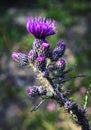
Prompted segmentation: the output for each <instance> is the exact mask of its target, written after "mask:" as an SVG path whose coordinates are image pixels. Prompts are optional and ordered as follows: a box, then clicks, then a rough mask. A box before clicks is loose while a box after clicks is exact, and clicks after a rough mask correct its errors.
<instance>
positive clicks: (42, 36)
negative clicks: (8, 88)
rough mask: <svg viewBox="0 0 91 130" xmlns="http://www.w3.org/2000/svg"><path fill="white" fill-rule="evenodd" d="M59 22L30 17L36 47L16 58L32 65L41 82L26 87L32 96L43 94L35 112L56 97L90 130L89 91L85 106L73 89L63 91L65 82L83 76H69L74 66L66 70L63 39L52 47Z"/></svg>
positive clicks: (21, 62) (27, 23) (83, 126)
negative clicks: (51, 39)
mask: <svg viewBox="0 0 91 130" xmlns="http://www.w3.org/2000/svg"><path fill="white" fill-rule="evenodd" d="M55 27H56V23H55V21H52V20H51V19H46V18H41V17H34V18H32V17H30V18H28V19H27V20H26V28H27V31H28V32H29V33H30V34H31V35H33V36H34V37H35V39H34V42H33V45H32V49H31V50H30V51H29V53H28V54H27V55H26V54H24V53H21V52H13V54H12V59H13V60H14V61H16V62H18V63H19V64H20V65H28V66H30V67H31V68H32V69H33V70H34V72H35V73H36V76H37V78H38V80H39V82H40V86H29V87H28V88H27V90H26V92H27V94H28V96H29V97H35V98H36V96H39V97H41V102H40V103H39V104H38V105H37V106H35V107H34V108H33V109H32V110H31V111H35V110H37V109H38V108H39V106H40V105H41V104H42V103H43V102H45V101H46V100H48V99H52V100H56V102H57V103H58V104H59V105H60V107H64V108H65V109H66V111H67V112H68V113H69V114H71V115H72V116H73V117H74V116H75V118H76V123H78V124H79V125H80V126H81V128H82V130H90V128H89V123H88V120H87V118H86V116H85V114H86V106H87V101H88V95H89V91H87V95H86V97H85V103H84V107H83V108H81V107H79V106H78V105H77V104H76V103H75V102H72V101H71V100H70V99H69V98H68V95H69V94H70V91H67V90H63V89H62V88H63V85H64V84H65V82H66V81H69V80H71V79H73V78H76V77H81V76H82V75H78V76H74V77H69V78H66V75H67V74H68V73H70V72H71V71H72V70H73V68H74V67H71V68H69V69H66V62H65V60H64V59H63V58H62V56H63V55H64V52H65V48H66V44H65V42H64V41H60V42H59V43H58V44H57V45H56V47H55V48H54V49H50V44H49V42H48V40H47V37H48V36H51V35H54V34H55Z"/></svg>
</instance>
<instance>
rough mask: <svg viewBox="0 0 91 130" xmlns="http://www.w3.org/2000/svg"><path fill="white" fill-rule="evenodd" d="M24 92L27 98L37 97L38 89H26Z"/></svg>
mask: <svg viewBox="0 0 91 130" xmlns="http://www.w3.org/2000/svg"><path fill="white" fill-rule="evenodd" d="M26 91H27V95H28V96H31V97H34V96H37V95H38V88H37V87H36V86H34V87H28V88H27V90H26Z"/></svg>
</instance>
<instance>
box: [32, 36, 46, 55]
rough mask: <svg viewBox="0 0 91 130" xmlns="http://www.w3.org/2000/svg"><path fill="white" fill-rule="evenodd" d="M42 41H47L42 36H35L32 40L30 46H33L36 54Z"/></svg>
mask: <svg viewBox="0 0 91 130" xmlns="http://www.w3.org/2000/svg"><path fill="white" fill-rule="evenodd" d="M42 43H47V40H45V39H42V38H41V39H38V38H36V39H35V40H34V42H33V45H32V48H33V51H34V52H36V53H37V54H38V52H39V50H40V46H41V44H42Z"/></svg>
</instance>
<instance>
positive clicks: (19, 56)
mask: <svg viewBox="0 0 91 130" xmlns="http://www.w3.org/2000/svg"><path fill="white" fill-rule="evenodd" d="M12 60H13V61H15V62H18V63H19V64H20V65H27V64H28V57H27V55H26V54H24V53H20V52H13V54H12Z"/></svg>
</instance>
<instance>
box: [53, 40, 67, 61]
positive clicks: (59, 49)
mask: <svg viewBox="0 0 91 130" xmlns="http://www.w3.org/2000/svg"><path fill="white" fill-rule="evenodd" d="M64 52H65V43H64V42H60V43H59V44H58V45H57V46H56V47H55V48H54V49H53V51H52V60H54V61H57V60H58V59H59V58H60V57H62V56H63V54H64Z"/></svg>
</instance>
